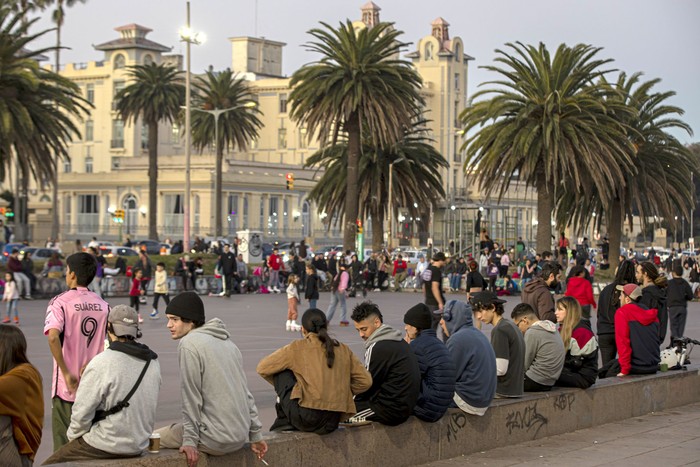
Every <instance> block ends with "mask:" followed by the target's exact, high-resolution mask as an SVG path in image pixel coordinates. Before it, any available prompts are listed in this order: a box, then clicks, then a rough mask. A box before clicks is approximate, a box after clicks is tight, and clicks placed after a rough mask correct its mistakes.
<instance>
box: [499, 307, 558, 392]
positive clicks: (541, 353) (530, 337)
mask: <svg viewBox="0 0 700 467" xmlns="http://www.w3.org/2000/svg"><path fill="white" fill-rule="evenodd" d="M510 316H511V318H512V319H513V322H515V325H516V326H518V328H520V330H521V331H522V333H523V334H524V335H525V387H524V389H525V392H536V391H549V390H551V389H552V386H554V383H555V382H556V381H557V379H558V378H559V375H560V374H561V370H562V369H563V368H564V358H565V356H566V351H565V350H564V342H563V341H562V340H561V337H559V333H558V332H557V327H556V324H554V323H553V322H551V321H549V320H548V319H545V320H540V319H538V318H537V314H536V313H535V310H534V309H533V308H532V307H531V306H530V305H528V304H527V303H520V304H519V305H516V306H515V308H514V309H513V312H512V313H511V315H510ZM555 319H556V318H555Z"/></svg>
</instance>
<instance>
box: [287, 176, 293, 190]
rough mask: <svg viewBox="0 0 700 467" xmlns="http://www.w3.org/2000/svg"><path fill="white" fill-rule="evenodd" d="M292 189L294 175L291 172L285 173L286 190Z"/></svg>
mask: <svg viewBox="0 0 700 467" xmlns="http://www.w3.org/2000/svg"><path fill="white" fill-rule="evenodd" d="M293 189H294V174H293V173H292V172H288V173H287V190H293Z"/></svg>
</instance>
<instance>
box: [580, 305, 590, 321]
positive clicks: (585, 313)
mask: <svg viewBox="0 0 700 467" xmlns="http://www.w3.org/2000/svg"><path fill="white" fill-rule="evenodd" d="M581 317H582V318H583V319H587V320H590V319H591V305H583V306H582V307H581Z"/></svg>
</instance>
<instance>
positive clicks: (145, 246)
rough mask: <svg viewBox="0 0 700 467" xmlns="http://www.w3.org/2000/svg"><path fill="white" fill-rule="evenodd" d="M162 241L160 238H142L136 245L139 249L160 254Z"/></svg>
mask: <svg viewBox="0 0 700 467" xmlns="http://www.w3.org/2000/svg"><path fill="white" fill-rule="evenodd" d="M160 246H161V243H160V242H159V241H158V240H141V241H139V242H136V247H137V248H138V249H139V250H146V253H148V254H149V255H159V254H160Z"/></svg>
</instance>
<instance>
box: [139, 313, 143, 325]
mask: <svg viewBox="0 0 700 467" xmlns="http://www.w3.org/2000/svg"><path fill="white" fill-rule="evenodd" d="M141 323H143V318H142V317H141V313H139V324H141Z"/></svg>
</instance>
